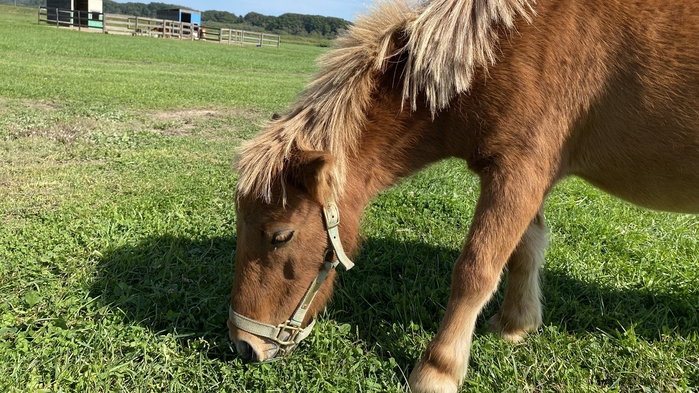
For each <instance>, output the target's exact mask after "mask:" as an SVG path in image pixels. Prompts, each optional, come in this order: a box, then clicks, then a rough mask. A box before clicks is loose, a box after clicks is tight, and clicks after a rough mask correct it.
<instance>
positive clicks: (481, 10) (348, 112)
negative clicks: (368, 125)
mask: <svg viewBox="0 0 699 393" xmlns="http://www.w3.org/2000/svg"><path fill="white" fill-rule="evenodd" d="M528 8H529V1H528V0H434V1H426V2H422V3H418V4H409V3H408V2H407V0H387V1H382V2H380V3H377V4H375V5H374V6H373V7H372V8H371V9H370V12H369V13H368V14H366V15H360V16H359V17H358V18H357V21H356V22H355V24H354V25H353V26H352V27H351V28H350V29H349V31H348V33H347V34H346V35H344V36H342V37H340V38H338V39H337V42H336V43H335V48H334V49H333V50H331V51H330V52H328V53H327V54H325V55H323V56H322V57H321V58H320V60H319V69H320V71H319V73H318V74H317V75H316V77H315V78H314V80H313V81H312V82H311V83H310V85H309V86H308V87H307V88H306V90H305V91H304V93H302V95H301V97H300V98H299V100H298V101H297V102H296V103H295V104H294V106H293V109H292V111H291V112H290V113H289V114H288V115H286V116H284V117H282V118H281V119H279V120H277V121H275V122H272V123H271V124H270V125H269V126H268V127H266V128H265V129H264V130H263V131H262V132H261V133H260V134H258V135H257V136H256V137H255V138H253V139H252V140H250V141H247V142H245V143H244V144H243V145H242V146H241V148H240V149H239V152H238V159H237V162H236V166H237V168H238V170H239V173H240V178H239V179H238V187H237V192H238V196H255V197H259V198H262V199H263V200H264V201H266V202H268V203H269V202H270V201H271V198H272V184H273V182H274V180H275V179H276V178H277V176H279V175H280V174H281V173H282V171H283V170H284V163H285V160H287V159H289V158H290V155H291V154H292V151H293V149H299V150H320V151H326V152H330V153H331V154H332V155H333V156H334V158H335V165H334V168H333V173H332V176H331V183H332V184H331V186H332V190H333V193H334V195H332V198H334V199H339V197H340V196H341V195H342V193H343V192H342V191H343V188H344V183H345V177H346V176H345V174H346V167H347V161H348V158H349V157H351V156H352V155H354V154H356V152H357V149H358V147H359V142H360V137H361V133H362V130H363V129H364V123H365V121H366V112H367V109H368V107H369V105H370V103H371V94H372V92H373V91H374V86H375V85H374V82H375V78H376V77H377V75H379V74H380V72H381V70H382V68H383V66H384V62H385V61H386V60H388V59H390V58H392V57H394V56H396V55H398V54H399V53H407V60H406V72H405V74H404V75H403V97H404V100H405V101H408V102H410V108H411V110H416V109H417V108H416V102H417V101H416V99H417V97H418V95H419V94H421V93H422V94H424V95H425V98H426V101H427V103H428V105H429V107H430V110H431V112H432V114H433V116H434V115H436V113H437V112H438V111H439V110H441V109H444V108H446V107H447V106H448V105H449V102H450V100H451V99H452V98H453V97H454V96H455V95H457V94H459V93H461V92H464V91H466V90H468V89H469V87H470V85H471V80H472V78H473V73H474V69H475V68H476V67H478V66H482V67H487V66H488V65H489V63H493V62H494V61H495V54H494V50H495V49H494V48H495V44H496V43H497V27H496V25H497V24H502V25H504V26H505V27H507V28H512V27H513V23H514V18H515V16H516V15H517V14H521V15H523V16H524V17H525V18H527V20H529V17H528V14H527V9H528ZM396 34H402V35H403V36H404V37H408V39H407V44H405V46H404V47H402V48H395V47H394V46H393V45H392V44H395V43H394V42H393V41H392V40H393V39H395V35H396Z"/></svg>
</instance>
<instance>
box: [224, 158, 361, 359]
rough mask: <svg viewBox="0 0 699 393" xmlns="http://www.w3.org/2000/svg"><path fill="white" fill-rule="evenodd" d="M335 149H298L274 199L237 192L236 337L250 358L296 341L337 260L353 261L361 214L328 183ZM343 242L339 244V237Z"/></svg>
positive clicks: (322, 298)
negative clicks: (347, 214)
mask: <svg viewBox="0 0 699 393" xmlns="http://www.w3.org/2000/svg"><path fill="white" fill-rule="evenodd" d="M333 161H334V160H333V157H332V156H331V155H330V154H328V153H323V152H317V151H293V152H292V154H290V156H289V158H288V159H287V160H286V162H285V166H284V171H283V172H282V173H280V174H279V176H278V177H277V179H275V181H274V182H273V184H272V186H271V187H272V188H271V193H272V195H271V200H270V202H267V201H265V200H264V199H262V198H257V197H251V196H239V198H238V200H237V205H236V213H237V219H238V221H237V231H238V246H237V249H236V265H235V280H234V283H233V291H232V295H231V305H230V311H229V328H230V337H231V339H232V340H233V342H234V343H235V346H236V349H237V350H238V352H239V353H240V354H241V355H242V356H243V358H245V359H247V360H255V361H265V360H268V359H271V358H274V357H276V356H277V355H279V354H283V353H285V352H288V351H290V350H291V349H293V348H294V347H295V346H296V344H298V342H299V341H300V340H301V339H303V338H304V337H305V336H306V335H307V334H308V332H309V331H310V329H311V328H312V321H313V317H314V316H315V315H316V313H317V312H318V311H319V310H321V309H322V308H323V307H324V306H325V304H326V303H327V301H328V299H329V298H330V296H331V293H332V282H333V280H334V277H335V274H334V267H335V266H336V265H337V264H338V263H343V264H344V265H345V267H346V268H350V267H351V266H352V262H351V261H349V259H348V258H347V256H346V255H345V253H344V250H343V246H342V244H343V243H344V244H345V246H346V247H347V248H348V249H349V251H353V250H354V249H355V248H356V236H352V235H351V234H349V233H350V232H354V233H355V234H356V230H357V229H356V228H357V221H358V219H357V218H350V219H349V220H347V222H346V223H344V226H343V231H342V233H343V234H345V236H344V239H343V240H342V243H340V238H341V236H340V232H339V225H338V224H339V211H338V210H337V209H336V205H335V204H334V203H332V202H329V201H331V200H332V193H331V191H330V190H331V189H330V185H331V181H330V176H331V174H332V166H333ZM338 243H339V244H338Z"/></svg>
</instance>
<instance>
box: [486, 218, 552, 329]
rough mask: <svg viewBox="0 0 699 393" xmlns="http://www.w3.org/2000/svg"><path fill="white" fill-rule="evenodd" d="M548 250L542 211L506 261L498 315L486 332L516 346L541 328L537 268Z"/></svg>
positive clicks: (491, 319)
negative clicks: (546, 249)
mask: <svg viewBox="0 0 699 393" xmlns="http://www.w3.org/2000/svg"><path fill="white" fill-rule="evenodd" d="M546 246H548V237H547V230H546V224H545V223H544V213H543V207H542V208H541V209H539V212H538V213H537V214H536V217H534V220H532V222H531V223H530V224H529V227H528V228H527V231H526V232H525V233H524V236H522V240H520V242H519V244H518V245H517V248H516V249H515V251H514V252H513V253H512V255H511V256H510V259H509V260H508V261H507V286H506V288H505V299H504V300H503V302H502V305H501V306H500V311H498V313H497V314H495V315H494V316H493V317H492V318H490V321H489V322H490V331H491V332H494V333H497V334H500V335H501V336H502V337H503V338H505V339H507V340H510V341H513V342H517V341H520V340H522V339H523V338H524V335H525V334H526V333H527V332H530V331H533V330H536V329H538V328H539V326H541V289H540V287H539V268H540V267H541V265H542V264H543V263H544V249H545V248H546Z"/></svg>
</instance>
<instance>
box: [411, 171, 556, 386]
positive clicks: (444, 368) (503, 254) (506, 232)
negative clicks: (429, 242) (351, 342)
mask: <svg viewBox="0 0 699 393" xmlns="http://www.w3.org/2000/svg"><path fill="white" fill-rule="evenodd" d="M527 175H529V176H527ZM531 175H532V174H527V173H521V172H519V173H507V174H505V173H491V175H490V176H488V177H482V182H481V195H480V198H479V200H478V205H477V206H476V212H475V215H474V218H473V223H472V224H471V229H470V232H469V236H468V239H467V241H466V244H465V245H464V249H463V251H462V253H461V255H460V256H459V258H458V259H457V261H456V264H455V265H454V270H453V273H452V282H451V293H450V295H449V303H448V305H447V311H446V313H445V315H444V319H442V322H441V325H440V327H439V331H438V332H437V335H436V336H435V338H434V340H432V342H430V344H429V345H428V346H427V350H426V351H425V354H424V355H423V357H422V360H420V362H419V363H418V364H417V366H416V367H415V369H414V370H413V372H412V373H411V375H410V378H409V384H410V387H411V390H412V391H413V392H416V393H417V392H419V393H423V392H440V393H442V392H449V393H455V392H456V391H457V389H458V387H459V385H460V384H461V381H462V380H463V378H464V376H465V375H466V369H467V368H468V357H469V351H470V347H471V336H472V334H473V329H474V326H475V323H476V318H477V316H478V314H479V313H480V312H481V309H482V308H483V306H484V305H485V304H486V303H487V302H488V300H490V298H491V297H492V294H493V292H494V291H495V290H496V289H497V286H498V282H499V279H500V274H501V272H502V269H503V267H504V266H505V263H506V262H507V260H508V257H509V256H510V255H511V254H512V252H513V251H514V249H515V247H516V246H517V243H518V242H519V241H520V239H521V238H522V235H523V234H524V232H525V230H526V229H527V227H528V225H529V223H530V222H531V221H532V219H534V217H535V215H536V214H537V211H538V209H539V206H541V205H542V203H543V198H544V194H545V190H546V188H547V185H546V184H536V183H537V181H536V179H541V176H531Z"/></svg>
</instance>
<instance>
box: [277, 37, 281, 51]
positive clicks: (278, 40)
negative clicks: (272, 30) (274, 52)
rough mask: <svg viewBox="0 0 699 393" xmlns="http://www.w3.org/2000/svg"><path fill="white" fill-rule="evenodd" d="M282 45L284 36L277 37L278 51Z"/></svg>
mask: <svg viewBox="0 0 699 393" xmlns="http://www.w3.org/2000/svg"><path fill="white" fill-rule="evenodd" d="M281 43H282V36H280V35H278V36H277V49H279V46H280V45H281Z"/></svg>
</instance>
